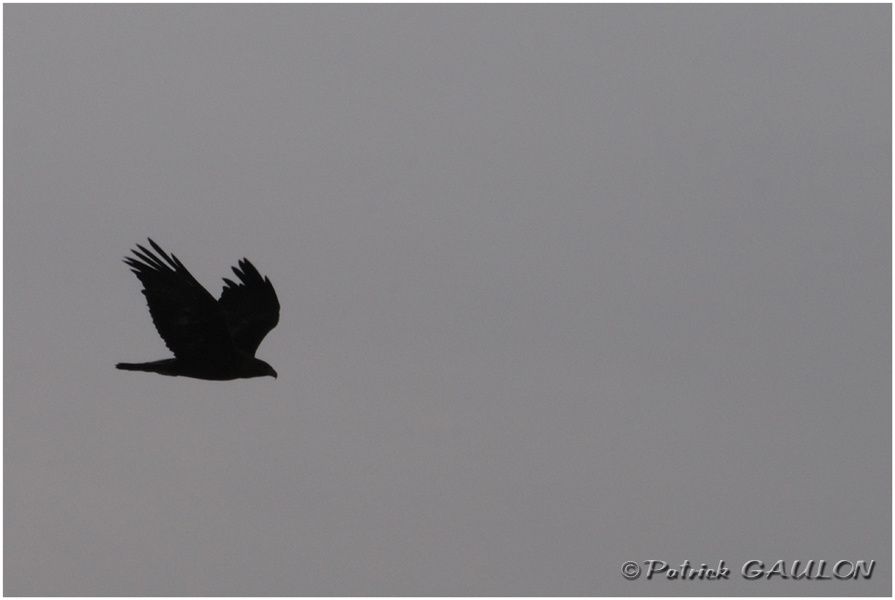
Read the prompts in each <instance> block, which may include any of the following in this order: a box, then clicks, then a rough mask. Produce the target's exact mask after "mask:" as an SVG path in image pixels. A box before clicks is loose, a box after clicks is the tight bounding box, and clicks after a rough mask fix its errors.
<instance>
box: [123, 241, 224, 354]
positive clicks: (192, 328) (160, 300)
mask: <svg viewBox="0 0 895 600" xmlns="http://www.w3.org/2000/svg"><path fill="white" fill-rule="evenodd" d="M149 243H150V244H151V245H152V248H153V250H155V252H156V253H157V254H153V253H152V251H150V250H147V249H146V248H144V247H143V246H141V245H139V244H137V248H138V250H134V251H133V253H134V255H135V256H136V258H133V257H130V256H129V257H127V258H125V259H124V262H125V263H127V265H128V266H129V267H130V268H131V271H133V273H134V274H135V275H136V276H137V278H138V279H139V280H140V282H141V283H142V284H143V295H145V296H146V301H147V303H148V304H149V314H150V315H151V316H152V322H153V323H155V327H156V329H158V332H159V335H161V336H162V339H163V340H165V345H166V346H168V348H169V349H170V350H171V352H173V353H174V356H176V357H178V358H187V359H202V360H209V359H213V358H214V357H215V356H219V355H221V354H222V353H227V352H232V348H233V342H232V340H231V339H230V334H229V333H228V331H227V324H226V321H225V320H224V317H223V315H222V314H221V311H220V309H219V307H218V303H217V302H216V301H215V299H214V296H212V295H211V294H209V293H208V291H207V290H206V289H205V288H204V287H202V284H200V283H199V282H198V281H196V279H195V278H194V277H193V276H192V275H191V274H190V272H189V271H187V270H186V267H184V266H183V263H181V262H180V260H178V258H177V257H176V256H174V255H173V254H172V255H170V256H169V255H168V254H166V253H165V251H164V250H162V249H161V248H160V247H159V246H158V244H156V243H155V242H153V241H152V240H151V239H150V240H149ZM159 256H160V257H161V258H160V257H159Z"/></svg>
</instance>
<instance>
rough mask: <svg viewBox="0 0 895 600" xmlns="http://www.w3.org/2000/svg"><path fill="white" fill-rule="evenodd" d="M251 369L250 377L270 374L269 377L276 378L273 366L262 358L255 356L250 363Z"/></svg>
mask: <svg viewBox="0 0 895 600" xmlns="http://www.w3.org/2000/svg"><path fill="white" fill-rule="evenodd" d="M251 371H252V374H251V377H267V376H270V377H273V378H274V379H276V378H277V372H276V371H275V370H274V368H273V367H271V366H270V365H269V364H267V363H266V362H264V361H263V360H260V359H257V358H256V359H255V360H254V361H253V362H252V363H251Z"/></svg>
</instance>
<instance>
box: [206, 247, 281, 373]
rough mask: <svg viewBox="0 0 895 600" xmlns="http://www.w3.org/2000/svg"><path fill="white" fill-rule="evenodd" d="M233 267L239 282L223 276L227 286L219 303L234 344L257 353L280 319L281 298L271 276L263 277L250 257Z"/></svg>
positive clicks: (240, 348) (249, 352)
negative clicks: (275, 289) (271, 281)
mask: <svg viewBox="0 0 895 600" xmlns="http://www.w3.org/2000/svg"><path fill="white" fill-rule="evenodd" d="M238 264H239V266H238V267H231V268H232V270H233V273H234V274H235V275H236V278H237V280H238V281H239V283H236V282H234V281H233V280H231V279H227V278H226V277H225V278H224V290H223V291H222V292H221V298H220V300H218V304H219V305H220V307H221V311H222V312H223V314H224V317H225V319H226V321H227V327H228V329H229V331H230V337H231V338H232V339H233V344H234V345H235V346H236V347H237V348H238V349H239V350H241V351H243V352H246V353H248V354H249V355H251V356H254V355H255V352H256V351H257V350H258V346H259V345H260V344H261V340H263V339H264V336H266V335H267V334H268V332H269V331H270V330H271V329H273V328H274V327H275V326H276V324H277V323H278V322H279V320H280V301H279V300H278V299H277V293H276V292H275V291H274V289H273V284H271V283H270V279H268V278H267V277H262V276H261V273H259V272H258V269H256V268H255V265H253V264H252V263H251V262H249V260H248V259H246V258H243V259H242V260H240V261H239V263H238Z"/></svg>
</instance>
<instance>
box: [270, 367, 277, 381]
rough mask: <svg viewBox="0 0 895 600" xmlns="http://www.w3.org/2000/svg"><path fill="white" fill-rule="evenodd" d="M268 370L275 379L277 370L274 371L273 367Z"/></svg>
mask: <svg viewBox="0 0 895 600" xmlns="http://www.w3.org/2000/svg"><path fill="white" fill-rule="evenodd" d="M270 372H271V373H273V378H274V379H276V378H277V372H276V371H274V370H273V369H271V370H270Z"/></svg>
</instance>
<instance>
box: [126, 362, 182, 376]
mask: <svg viewBox="0 0 895 600" xmlns="http://www.w3.org/2000/svg"><path fill="white" fill-rule="evenodd" d="M173 363H174V359H171V358H166V359H164V360H154V361H152V362H145V363H118V364H117V365H115V368H116V369H123V370H125V371H148V372H149V373H162V374H163V375H174V374H175V373H172V371H171V367H172V366H173Z"/></svg>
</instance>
